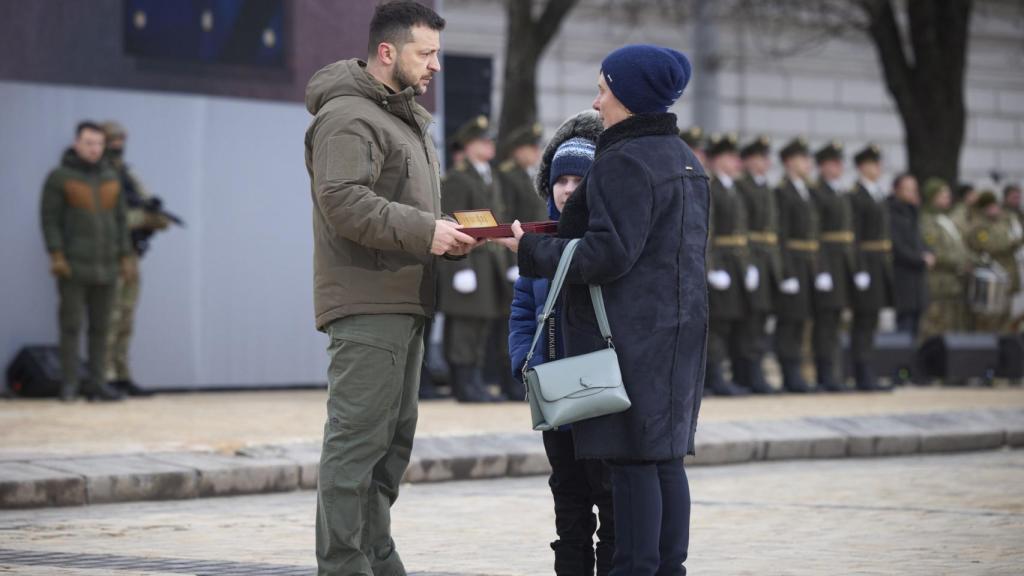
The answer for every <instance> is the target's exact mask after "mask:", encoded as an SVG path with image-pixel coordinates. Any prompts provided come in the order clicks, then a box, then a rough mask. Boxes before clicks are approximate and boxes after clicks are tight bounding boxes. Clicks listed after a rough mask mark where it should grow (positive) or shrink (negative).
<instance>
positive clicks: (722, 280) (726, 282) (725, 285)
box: [708, 270, 732, 290]
mask: <svg viewBox="0 0 1024 576" xmlns="http://www.w3.org/2000/svg"><path fill="white" fill-rule="evenodd" d="M708 284H711V287H712V288H714V289H715V290H728V289H729V286H732V278H730V277H729V273H728V272H726V271H725V270H712V271H711V272H708Z"/></svg>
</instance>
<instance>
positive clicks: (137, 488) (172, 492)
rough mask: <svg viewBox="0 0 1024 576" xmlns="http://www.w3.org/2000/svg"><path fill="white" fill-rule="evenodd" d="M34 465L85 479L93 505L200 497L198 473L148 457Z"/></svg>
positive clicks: (42, 461) (88, 459)
mask: <svg viewBox="0 0 1024 576" xmlns="http://www.w3.org/2000/svg"><path fill="white" fill-rule="evenodd" d="M33 464H35V465H37V466H42V467H45V468H51V469H53V470H59V471H62V472H68V473H71V474H78V475H80V476H84V477H85V491H86V501H87V502H88V503H89V504H99V503H106V502H128V501H133V500H174V499H181V498H195V497H196V496H198V495H199V489H198V486H199V482H198V477H199V475H198V473H197V472H196V471H195V470H193V469H191V468H186V467H184V466H177V465H174V464H166V463H164V462H158V461H156V460H152V459H150V458H147V457H145V456H98V457H91V458H64V459H47V460H36V461H34V462H33Z"/></svg>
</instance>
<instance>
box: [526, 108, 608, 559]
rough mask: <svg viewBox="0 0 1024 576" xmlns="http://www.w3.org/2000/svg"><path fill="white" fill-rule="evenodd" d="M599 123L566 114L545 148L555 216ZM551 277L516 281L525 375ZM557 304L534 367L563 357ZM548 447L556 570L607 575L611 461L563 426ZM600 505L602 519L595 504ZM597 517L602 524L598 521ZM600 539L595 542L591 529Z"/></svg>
mask: <svg viewBox="0 0 1024 576" xmlns="http://www.w3.org/2000/svg"><path fill="white" fill-rule="evenodd" d="M601 129H602V125H601V120H600V117H599V116H598V115H597V113H596V112H593V111H587V112H582V113H580V114H577V115H576V116H574V117H572V118H570V119H569V120H567V121H566V122H565V123H564V124H562V126H561V127H560V128H559V129H558V130H557V131H556V132H555V135H554V137H552V139H551V141H550V142H549V143H548V145H547V148H545V151H544V155H543V156H542V160H541V168H540V172H539V174H538V177H537V189H538V192H539V193H540V195H541V196H542V197H545V196H546V197H547V200H548V212H549V214H550V216H551V218H552V219H553V220H557V219H558V217H559V215H560V212H561V210H562V208H563V207H564V206H565V202H566V201H567V200H568V199H569V196H571V195H572V193H573V191H574V190H576V187H577V186H579V184H580V182H581V181H582V180H583V176H584V175H586V173H587V170H589V169H590V165H591V163H593V161H594V148H595V145H596V142H597V136H598V134H600V132H601ZM550 285H551V281H550V280H548V279H546V278H526V277H520V278H519V279H518V280H517V281H516V284H515V296H514V297H513V301H512V313H511V317H510V320H509V339H508V343H509V356H510V357H511V359H512V371H513V372H514V374H515V377H516V378H519V379H522V370H523V364H524V363H525V362H526V356H527V354H528V353H529V347H530V343H531V342H532V341H533V335H534V333H535V332H536V330H537V320H538V318H539V317H540V315H541V312H542V311H543V309H544V302H545V301H546V300H547V297H548V289H549V287H550ZM560 308H561V305H560V304H559V305H556V306H555V312H554V313H553V314H552V315H551V317H550V318H549V319H548V326H547V327H546V328H545V330H544V334H543V337H542V338H541V340H540V343H539V344H538V350H537V351H536V353H535V354H534V356H533V359H532V360H531V362H530V364H531V366H535V365H537V364H541V363H543V362H545V361H548V360H555V359H558V358H561V357H562V356H563V354H564V347H563V343H562V340H561V330H560V326H559V324H560V317H559V313H560ZM544 449H545V451H546V452H547V456H548V462H550V463H551V476H550V478H549V480H548V484H549V485H550V486H551V494H552V496H553V497H554V500H555V530H556V532H557V533H558V540H556V541H555V542H552V543H551V548H552V549H553V550H554V551H555V574H557V575H558V576H569V575H571V576H582V575H588V576H590V575H593V574H594V568H595V565H596V568H597V575H598V576H603V575H605V574H608V571H609V570H610V569H611V566H612V556H613V554H614V552H615V528H614V520H613V516H612V492H611V481H610V478H609V471H608V468H607V465H605V464H604V462H602V461H600V460H577V459H576V451H575V449H574V448H573V439H572V430H571V428H570V427H568V426H563V427H562V428H560V429H558V430H552V431H549V432H544ZM595 506H597V511H598V513H597V517H595V515H594V507H595ZM598 518H599V519H600V527H598ZM595 532H596V533H597V536H598V542H597V546H596V551H595V546H594V533H595Z"/></svg>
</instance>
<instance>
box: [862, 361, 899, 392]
mask: <svg viewBox="0 0 1024 576" xmlns="http://www.w3.org/2000/svg"><path fill="white" fill-rule="evenodd" d="M853 378H854V380H855V381H856V383H857V390H861V391H863V392H890V391H891V390H892V389H891V388H889V387H888V386H883V385H882V384H880V383H879V382H878V377H877V376H875V371H874V369H872V368H871V364H869V363H868V362H857V363H856V364H854V365H853Z"/></svg>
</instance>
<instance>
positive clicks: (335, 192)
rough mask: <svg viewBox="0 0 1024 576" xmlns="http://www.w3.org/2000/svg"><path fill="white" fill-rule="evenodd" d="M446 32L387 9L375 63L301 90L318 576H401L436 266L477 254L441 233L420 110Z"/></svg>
mask: <svg viewBox="0 0 1024 576" xmlns="http://www.w3.org/2000/svg"><path fill="white" fill-rule="evenodd" d="M444 24H445V22H444V20H443V19H442V18H441V17H439V16H438V15H437V14H436V13H434V12H433V11H432V10H430V9H429V8H426V7H424V6H422V5H420V4H418V3H415V2H405V1H403V2H391V3H387V4H382V5H380V6H378V7H377V8H376V10H375V12H374V16H373V20H372V21H371V23H370V34H369V36H370V42H369V58H368V61H367V62H362V61H360V60H355V59H353V60H343V61H339V62H335V63H333V64H330V65H328V66H326V67H325V68H323V69H321V70H320V71H319V72H317V73H316V74H314V75H313V78H312V79H311V80H310V82H309V85H308V86H307V88H306V107H307V109H308V110H309V111H310V113H312V114H313V115H314V118H313V121H312V123H311V124H310V126H309V129H308V130H307V132H306V139H305V148H306V150H305V155H306V169H307V171H308V172H309V176H310V183H311V192H312V197H313V238H314V302H315V308H316V327H317V328H318V329H320V330H323V331H325V332H327V334H328V335H329V336H330V345H329V346H328V353H329V354H330V366H329V368H328V374H327V377H328V385H329V391H328V402H327V423H326V425H325V426H324V442H323V449H322V452H321V457H320V472H319V474H320V475H319V482H318V493H317V519H316V525H317V531H316V556H317V564H318V566H319V574H321V575H328V574H330V575H346V576H347V575H352V574H360V575H366V576H370V575H374V574H376V575H381V574H387V575H394V574H405V568H404V567H403V565H402V561H401V559H400V557H399V555H398V553H397V552H396V551H395V543H394V541H393V540H392V538H391V527H390V508H391V505H392V504H393V503H394V501H395V499H396V498H397V497H398V485H399V482H400V481H401V479H402V475H403V474H404V472H405V469H406V467H407V465H408V463H409V456H410V453H411V451H412V443H413V435H414V433H415V430H416V418H417V391H418V387H419V377H420V364H421V361H422V357H423V325H424V321H425V319H426V317H427V316H430V315H431V314H432V313H433V310H434V256H438V255H443V254H449V255H454V256H458V255H463V254H465V253H467V252H468V251H469V249H470V248H472V247H473V246H474V245H475V244H474V241H473V239H472V238H470V237H469V236H467V235H465V234H463V233H461V232H459V231H458V226H457V225H455V224H453V223H451V222H448V221H445V220H443V219H441V215H440V182H439V180H440V177H439V170H438V161H437V155H436V151H435V150H434V145H433V142H432V141H431V139H430V136H429V135H428V132H427V127H428V126H429V125H430V122H431V117H430V114H429V113H427V111H426V110H424V109H423V108H422V107H421V106H420V105H419V104H417V103H416V101H415V96H417V95H419V94H423V93H424V92H425V91H426V89H427V86H428V85H429V83H430V80H431V78H432V76H433V75H434V74H435V73H437V72H438V71H439V70H440V64H439V62H438V50H439V49H440V31H441V30H442V29H443V28H444Z"/></svg>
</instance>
